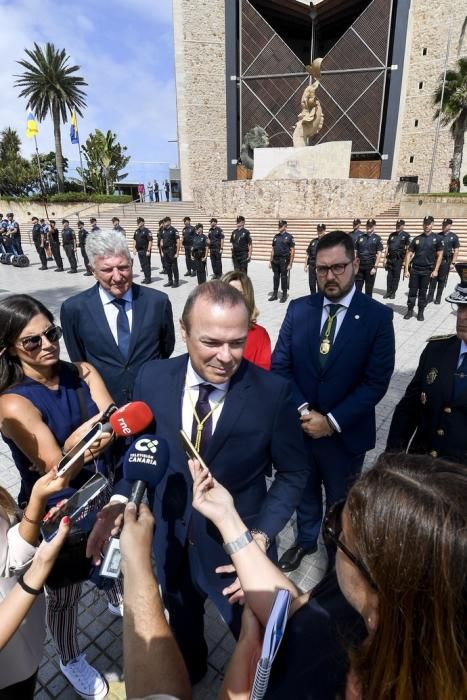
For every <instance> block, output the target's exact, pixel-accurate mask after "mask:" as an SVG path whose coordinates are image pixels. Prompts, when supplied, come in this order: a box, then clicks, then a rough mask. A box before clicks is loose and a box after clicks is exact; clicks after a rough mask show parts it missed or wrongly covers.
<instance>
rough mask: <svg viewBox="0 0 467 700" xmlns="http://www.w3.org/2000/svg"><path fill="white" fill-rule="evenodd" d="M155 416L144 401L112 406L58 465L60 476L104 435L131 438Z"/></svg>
mask: <svg viewBox="0 0 467 700" xmlns="http://www.w3.org/2000/svg"><path fill="white" fill-rule="evenodd" d="M153 418H154V416H153V413H152V411H151V409H150V408H149V406H148V405H147V404H146V403H144V401H131V402H130V403H127V404H125V405H124V406H122V407H121V408H117V407H116V406H115V404H112V405H110V406H109V407H108V408H107V409H106V411H105V412H104V415H103V416H102V419H104V420H102V419H101V421H99V422H98V423H96V424H95V425H93V426H92V428H90V429H89V430H88V432H87V433H86V435H84V437H82V438H81V440H80V441H79V442H77V443H76V445H74V446H73V447H72V448H71V450H69V451H68V452H67V453H66V454H65V455H64V456H63V457H62V459H61V460H60V462H59V463H58V476H63V475H64V474H66V472H67V471H68V470H69V469H70V468H71V467H72V466H73V464H75V462H76V461H77V460H78V459H79V458H80V457H82V456H83V455H84V453H85V452H86V450H87V449H88V448H89V447H90V446H91V445H92V443H93V442H94V441H95V440H98V439H99V438H100V437H101V435H102V434H103V433H112V432H113V433H115V435H116V436H117V437H130V436H131V435H136V434H137V433H140V432H141V431H142V430H144V429H145V428H147V427H148V425H149V424H150V423H151V422H152V420H153Z"/></svg>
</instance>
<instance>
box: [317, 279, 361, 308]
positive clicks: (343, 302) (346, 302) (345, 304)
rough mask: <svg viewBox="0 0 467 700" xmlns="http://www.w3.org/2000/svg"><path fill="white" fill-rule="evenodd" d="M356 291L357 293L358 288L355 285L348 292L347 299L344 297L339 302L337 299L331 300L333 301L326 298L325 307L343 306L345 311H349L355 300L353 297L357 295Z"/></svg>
mask: <svg viewBox="0 0 467 700" xmlns="http://www.w3.org/2000/svg"><path fill="white" fill-rule="evenodd" d="M355 291H356V287H355V285H353V287H352V289H351V290H350V292H347V294H346V295H345V297H342V299H339V301H336V300H335V299H333V300H331V299H328V298H327V297H324V301H323V307H326V306H329V305H330V304H340V306H343V307H344V308H345V309H348V308H349V306H350V302H351V301H352V299H353V295H354V294H355Z"/></svg>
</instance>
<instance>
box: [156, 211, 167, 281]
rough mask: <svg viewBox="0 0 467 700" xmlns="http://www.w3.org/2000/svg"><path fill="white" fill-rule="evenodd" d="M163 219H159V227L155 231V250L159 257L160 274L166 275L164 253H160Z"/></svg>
mask: <svg viewBox="0 0 467 700" xmlns="http://www.w3.org/2000/svg"><path fill="white" fill-rule="evenodd" d="M164 223H165V219H160V221H159V229H158V231H157V250H158V251H159V256H160V259H161V275H166V274H167V270H166V269H165V263H164V255H163V253H162V231H163V230H164Z"/></svg>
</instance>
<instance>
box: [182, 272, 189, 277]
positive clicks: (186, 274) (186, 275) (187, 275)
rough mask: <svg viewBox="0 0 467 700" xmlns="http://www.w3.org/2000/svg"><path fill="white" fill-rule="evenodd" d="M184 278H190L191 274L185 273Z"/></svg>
mask: <svg viewBox="0 0 467 700" xmlns="http://www.w3.org/2000/svg"><path fill="white" fill-rule="evenodd" d="M183 276H184V277H191V272H185V274H184V275H183Z"/></svg>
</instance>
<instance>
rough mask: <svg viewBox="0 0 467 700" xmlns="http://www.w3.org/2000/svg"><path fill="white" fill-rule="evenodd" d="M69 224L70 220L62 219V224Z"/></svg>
mask: <svg viewBox="0 0 467 700" xmlns="http://www.w3.org/2000/svg"><path fill="white" fill-rule="evenodd" d="M69 223H70V222H69V221H68V219H62V224H69Z"/></svg>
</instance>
